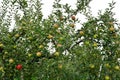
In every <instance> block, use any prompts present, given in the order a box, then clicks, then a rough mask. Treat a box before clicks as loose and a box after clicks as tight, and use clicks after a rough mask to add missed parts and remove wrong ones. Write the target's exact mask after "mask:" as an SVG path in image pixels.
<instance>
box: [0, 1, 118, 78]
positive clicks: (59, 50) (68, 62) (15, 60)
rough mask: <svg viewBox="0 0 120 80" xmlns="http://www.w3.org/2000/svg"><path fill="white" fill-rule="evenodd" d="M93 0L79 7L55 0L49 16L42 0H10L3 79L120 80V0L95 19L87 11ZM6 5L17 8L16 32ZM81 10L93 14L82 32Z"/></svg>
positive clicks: (0, 48)
mask: <svg viewBox="0 0 120 80" xmlns="http://www.w3.org/2000/svg"><path fill="white" fill-rule="evenodd" d="M90 1H91V0H77V4H76V8H77V9H76V10H74V9H72V8H71V6H70V5H69V4H65V5H63V4H60V0H55V2H54V5H53V11H52V13H51V14H50V15H49V16H48V18H46V19H43V14H42V12H41V9H42V8H41V6H42V3H41V2H40V1H39V0H36V1H35V0H31V1H27V0H13V1H12V0H11V1H10V0H9V1H7V0H4V1H3V7H2V9H3V11H2V13H1V15H2V16H1V17H0V23H1V25H0V26H1V27H0V32H1V33H0V76H1V77H0V79H1V80H9V79H12V80H63V79H65V80H71V79H72V80H95V79H98V80H104V79H105V80H119V79H120V77H119V75H120V73H119V71H120V65H119V64H120V63H119V62H118V61H117V60H118V59H119V57H120V42H119V41H120V35H119V34H120V27H119V24H118V23H117V20H116V19H114V13H113V12H112V9H113V8H114V4H115V3H114V2H112V3H110V7H109V8H107V9H106V10H105V12H104V13H101V12H99V14H98V15H99V16H98V17H94V16H91V15H90V12H87V11H86V10H87V9H89V7H88V4H89V3H90ZM30 2H32V3H30ZM6 3H8V4H10V5H11V6H12V8H13V10H14V12H15V13H14V19H15V25H14V29H13V30H11V31H9V26H10V20H9V19H11V16H8V17H7V19H8V20H6V18H5V16H7V12H8V11H7V10H6V11H4V9H5V8H6V6H7V5H8V4H6ZM16 7H17V8H16ZM19 10H20V11H22V12H23V16H22V17H21V16H19V14H18V13H17V12H18V11H19ZM79 13H81V14H82V13H83V14H84V15H85V16H86V17H87V22H85V23H83V24H82V27H81V29H78V30H76V23H79V22H80V20H79V18H77V17H76V15H77V14H79ZM9 14H12V11H11V12H9Z"/></svg>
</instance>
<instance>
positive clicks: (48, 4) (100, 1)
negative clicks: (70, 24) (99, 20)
mask: <svg viewBox="0 0 120 80" xmlns="http://www.w3.org/2000/svg"><path fill="white" fill-rule="evenodd" d="M1 1H2V0H0V2H1ZM112 1H115V2H116V4H115V8H114V9H113V12H115V16H114V17H115V18H117V20H118V22H119V23H120V12H119V10H120V7H119V5H120V0H92V1H91V2H90V4H89V6H90V7H91V11H92V15H93V16H98V15H97V13H98V11H99V10H102V11H103V12H104V10H105V8H108V7H109V5H108V3H110V2H112ZM53 2H54V0H42V3H43V4H44V5H43V6H42V12H43V18H47V16H48V15H49V14H50V13H51V11H52V5H53ZM76 2H77V0H61V3H62V4H66V3H68V4H70V5H71V6H72V8H74V7H75V3H76ZM0 5H1V4H0ZM78 17H80V18H81V23H82V22H85V21H86V19H85V16H83V15H79V16H78ZM13 22H14V21H13ZM12 26H13V24H12Z"/></svg>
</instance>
